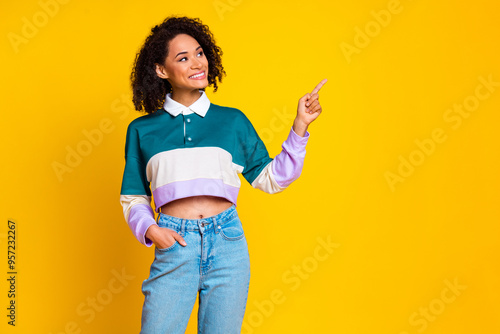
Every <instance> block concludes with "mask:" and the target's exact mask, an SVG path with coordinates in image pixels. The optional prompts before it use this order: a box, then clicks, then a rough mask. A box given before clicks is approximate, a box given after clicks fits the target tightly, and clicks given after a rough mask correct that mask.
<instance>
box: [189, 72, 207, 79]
mask: <svg viewBox="0 0 500 334" xmlns="http://www.w3.org/2000/svg"><path fill="white" fill-rule="evenodd" d="M204 74H205V72H202V73H200V74H197V75H192V76H190V78H199V77H201V76H203V75H204Z"/></svg>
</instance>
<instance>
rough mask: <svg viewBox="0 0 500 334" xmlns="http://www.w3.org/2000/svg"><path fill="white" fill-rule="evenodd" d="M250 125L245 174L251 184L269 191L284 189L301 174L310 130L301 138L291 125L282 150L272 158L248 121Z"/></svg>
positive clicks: (247, 137)
mask: <svg viewBox="0 0 500 334" xmlns="http://www.w3.org/2000/svg"><path fill="white" fill-rule="evenodd" d="M248 122H249V121H248ZM247 127H248V129H247V135H246V138H245V140H246V142H247V144H246V148H245V150H244V152H245V159H246V164H245V168H244V171H243V173H242V174H243V176H244V177H245V178H246V180H247V181H248V182H249V183H250V184H251V185H252V187H254V188H257V189H260V190H262V191H264V192H266V193H268V194H274V193H278V192H281V191H283V190H284V189H286V188H287V187H288V186H289V185H290V184H291V183H292V182H293V181H295V180H296V179H297V178H298V177H299V176H300V174H301V173H302V167H303V165H304V158H305V155H306V150H305V147H306V145H307V141H308V140H309V135H310V134H309V132H308V131H306V134H305V136H304V137H301V136H299V135H298V134H296V133H295V131H293V127H291V128H290V132H289V134H288V137H287V139H286V140H285V141H284V142H283V144H282V151H281V152H280V153H279V154H278V155H277V156H276V157H275V158H274V159H271V158H270V157H269V153H268V151H267V149H266V147H265V145H264V143H263V142H262V140H261V139H260V137H259V135H258V134H257V132H256V131H255V129H254V128H253V126H252V125H251V124H250V123H248V124H247Z"/></svg>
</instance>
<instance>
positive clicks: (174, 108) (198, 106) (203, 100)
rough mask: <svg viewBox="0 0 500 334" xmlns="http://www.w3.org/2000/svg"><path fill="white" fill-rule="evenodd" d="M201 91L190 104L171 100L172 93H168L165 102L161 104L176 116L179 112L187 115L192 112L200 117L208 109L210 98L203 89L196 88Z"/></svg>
mask: <svg viewBox="0 0 500 334" xmlns="http://www.w3.org/2000/svg"><path fill="white" fill-rule="evenodd" d="M198 91H199V92H200V93H201V96H200V98H199V99H198V100H196V101H195V102H194V103H193V104H192V105H190V106H189V107H186V106H185V105H183V104H181V103H179V102H177V101H175V100H172V93H168V94H167V97H166V98H165V103H164V104H163V109H165V110H166V111H167V112H168V113H169V114H170V115H172V116H174V117H176V116H177V115H179V114H183V115H189V114H192V113H193V112H194V113H196V114H198V115H200V116H201V117H205V115H206V113H207V111H208V109H209V108H210V100H209V99H208V96H207V94H206V93H205V91H204V90H202V89H199V90H198Z"/></svg>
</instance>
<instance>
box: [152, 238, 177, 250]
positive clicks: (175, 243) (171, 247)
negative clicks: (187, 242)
mask: <svg viewBox="0 0 500 334" xmlns="http://www.w3.org/2000/svg"><path fill="white" fill-rule="evenodd" d="M178 244H179V243H178V242H177V240H175V242H174V243H173V244H172V245H171V246H169V247H167V248H158V247H156V250H157V251H159V252H162V253H165V252H168V251H171V250H172V249H174V248H175V247H176V246H177V245H178Z"/></svg>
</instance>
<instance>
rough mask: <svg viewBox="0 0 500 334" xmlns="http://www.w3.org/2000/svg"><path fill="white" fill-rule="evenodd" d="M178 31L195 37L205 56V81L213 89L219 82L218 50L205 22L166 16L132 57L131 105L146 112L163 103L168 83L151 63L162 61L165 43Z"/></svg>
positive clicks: (157, 107)
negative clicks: (206, 69) (206, 73)
mask: <svg viewBox="0 0 500 334" xmlns="http://www.w3.org/2000/svg"><path fill="white" fill-rule="evenodd" d="M179 34H187V35H190V36H191V37H193V38H194V39H196V41H197V42H198V43H200V45H201V47H202V48H203V52H204V53H205V56H206V57H207V60H208V85H209V86H212V85H213V88H214V92H216V91H217V88H218V87H217V80H218V81H219V82H222V77H223V76H224V75H226V72H225V71H224V67H223V66H222V60H221V58H222V50H221V48H220V47H218V46H217V45H216V44H215V39H214V36H213V35H212V33H211V32H210V30H209V28H208V26H207V25H204V24H203V23H202V22H201V20H200V19H199V18H188V17H185V16H183V17H177V16H169V17H167V18H166V19H165V20H164V21H163V22H162V23H161V24H159V25H156V26H154V27H153V28H152V29H151V33H150V35H149V36H148V37H147V38H146V40H145V42H144V44H143V45H142V47H141V49H140V51H139V52H138V53H137V54H136V55H135V61H134V65H133V68H132V73H131V75H130V81H131V85H132V92H133V97H132V101H133V103H134V106H135V109H136V110H138V111H144V112H146V113H148V114H150V113H153V112H155V111H156V110H158V109H159V108H161V107H162V106H163V103H164V102H165V97H166V94H167V93H170V92H172V86H171V85H170V83H169V82H168V80H166V79H162V78H160V77H158V75H157V74H156V66H155V64H157V63H158V64H163V63H164V62H165V59H166V57H167V55H168V43H169V41H170V40H171V39H173V38H174V37H175V36H177V35H179Z"/></svg>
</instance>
